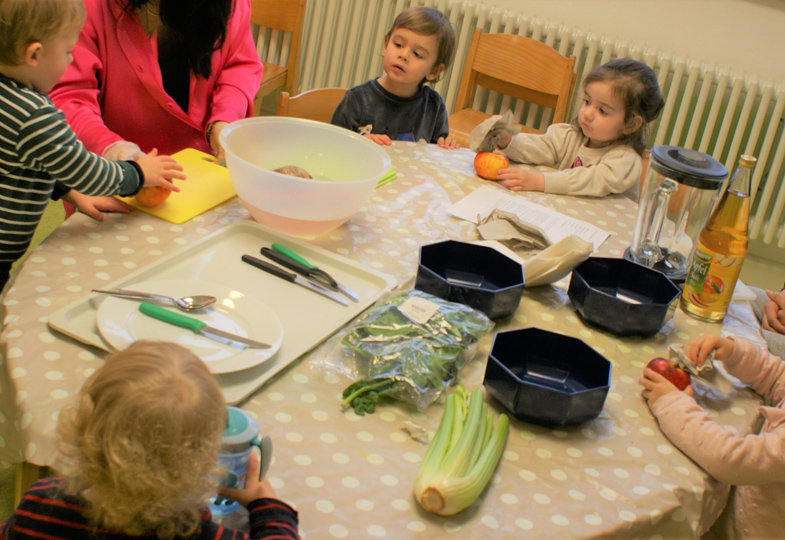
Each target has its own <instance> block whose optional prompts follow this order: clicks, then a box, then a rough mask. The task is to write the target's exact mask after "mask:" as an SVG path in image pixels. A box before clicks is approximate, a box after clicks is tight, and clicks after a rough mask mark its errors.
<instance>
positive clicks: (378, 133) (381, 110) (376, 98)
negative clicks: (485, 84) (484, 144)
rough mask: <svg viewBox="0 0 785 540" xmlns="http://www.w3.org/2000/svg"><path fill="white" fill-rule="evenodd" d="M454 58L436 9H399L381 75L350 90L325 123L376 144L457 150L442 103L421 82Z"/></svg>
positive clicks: (447, 27)
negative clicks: (421, 144)
mask: <svg viewBox="0 0 785 540" xmlns="http://www.w3.org/2000/svg"><path fill="white" fill-rule="evenodd" d="M454 54H455V32H454V31H453V28H452V25H451V24H450V21H449V20H448V19H447V17H445V16H444V14H443V13H442V12H441V11H439V10H437V9H434V8H429V7H419V6H418V7H411V8H408V9H405V10H403V11H402V12H401V13H399V14H398V16H397V17H396V18H395V21H393V24H392V28H390V31H389V32H387V35H386V36H385V37H384V47H383V48H382V66H383V68H384V75H382V76H381V77H379V78H377V79H371V80H369V81H366V82H364V83H363V84H361V85H358V86H355V87H353V88H350V89H349V90H348V91H347V92H346V94H345V95H344V97H343V99H342V100H341V102H340V103H339V104H338V107H337V108H336V109H335V112H334V113H333V117H332V119H331V123H333V124H335V125H338V126H343V127H345V128H348V129H351V130H352V131H355V132H357V133H360V134H361V135H364V136H365V137H367V138H369V139H371V140H372V141H374V142H376V143H378V144H381V145H389V144H391V143H392V141H393V140H399V141H419V140H420V139H424V140H425V141H427V142H429V143H436V144H438V145H439V146H441V147H442V148H449V149H454V148H458V146H459V145H458V142H457V141H455V140H454V139H451V138H450V137H449V134H450V128H449V126H448V123H447V108H446V107H445V105H444V101H442V98H441V96H440V95H439V94H438V93H437V92H436V91H435V90H434V89H433V88H431V87H429V86H427V85H426V84H425V83H426V82H430V83H434V82H436V81H438V80H439V78H440V77H441V76H442V74H443V73H444V70H446V69H447V68H448V67H449V65H450V62H452V58H453V56H454Z"/></svg>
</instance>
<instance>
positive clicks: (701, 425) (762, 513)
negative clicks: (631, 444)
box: [652, 339, 785, 538]
mask: <svg viewBox="0 0 785 540" xmlns="http://www.w3.org/2000/svg"><path fill="white" fill-rule="evenodd" d="M723 364H724V366H725V368H726V369H727V370H728V372H729V373H730V374H732V375H733V376H735V377H737V378H738V379H739V380H740V381H741V382H743V383H745V384H748V385H749V386H750V387H751V388H752V389H753V390H754V391H755V392H757V393H758V394H760V395H761V396H762V397H763V399H764V401H765V403H766V405H763V406H761V407H760V408H759V411H760V413H761V416H762V417H763V426H762V427H761V430H760V432H759V433H758V434H750V435H744V436H742V435H736V434H734V433H733V432H731V431H728V430H727V429H726V428H725V427H723V426H721V425H719V424H718V423H716V422H715V421H713V420H712V419H711V418H709V415H708V413H707V412H706V410H705V409H703V407H701V406H700V405H698V404H697V403H696V401H695V400H694V399H693V398H692V397H690V396H688V395H687V394H685V393H683V392H670V393H668V394H665V395H664V396H662V397H660V398H659V399H658V400H657V401H655V402H654V404H653V405H652V412H653V413H654V416H655V417H656V418H657V421H658V422H659V423H660V428H661V429H662V431H663V433H665V435H666V436H667V437H668V438H669V439H670V440H671V441H672V442H673V444H675V445H676V446H678V447H679V449H681V451H682V452H684V453H685V454H687V456H689V457H690V458H691V459H692V460H693V461H695V463H697V464H698V465H700V466H701V467H702V468H703V469H704V470H705V471H706V472H708V473H709V474H710V475H711V476H713V477H714V478H716V479H717V480H719V481H720V482H723V483H726V484H731V485H734V486H736V487H735V488H734V491H733V492H732V493H733V495H732V496H731V499H730V500H729V502H728V507H727V508H726V509H725V513H724V515H723V517H722V518H721V520H722V521H721V522H723V523H725V524H726V525H727V527H728V530H727V531H726V534H727V535H728V536H727V537H728V538H783V537H785V402H784V401H783V400H785V361H783V360H782V359H780V358H778V357H776V356H774V355H772V354H771V353H769V352H767V351H765V350H761V349H760V348H758V347H757V346H755V345H753V344H751V343H750V342H748V341H745V340H743V339H736V343H735V346H734V349H733V353H732V354H731V356H730V357H729V358H727V359H726V360H724V361H723Z"/></svg>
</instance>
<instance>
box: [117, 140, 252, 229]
mask: <svg viewBox="0 0 785 540" xmlns="http://www.w3.org/2000/svg"><path fill="white" fill-rule="evenodd" d="M172 157H173V158H175V159H176V160H177V163H179V164H180V165H182V166H183V171H184V172H185V174H186V176H187V178H186V179H185V180H175V181H174V182H175V185H177V187H179V188H180V191H178V192H172V194H171V195H169V198H168V199H166V201H164V202H163V203H162V204H159V205H158V206H154V207H152V208H148V207H146V206H142V205H141V204H139V203H138V202H136V199H134V198H133V197H118V198H119V199H120V200H122V201H125V202H126V203H128V204H130V205H131V206H133V207H134V208H137V209H138V210H141V211H142V212H147V213H148V214H151V215H153V216H156V217H158V218H161V219H164V220H166V221H170V222H172V223H185V222H186V221H188V220H189V219H191V218H193V217H196V216H198V215H199V214H202V213H204V212H206V211H208V210H209V209H210V208H212V207H214V206H218V205H219V204H221V203H222V202H224V201H227V200H229V199H231V198H232V197H234V196H235V195H237V192H236V191H235V189H234V186H233V185H232V181H231V179H230V178H229V171H227V170H226V167H224V166H222V165H218V164H217V163H215V161H214V160H215V157H213V156H211V155H210V154H206V153H204V152H200V151H199V150H196V149H195V148H186V149H185V150H180V151H179V152H177V153H175V154H172Z"/></svg>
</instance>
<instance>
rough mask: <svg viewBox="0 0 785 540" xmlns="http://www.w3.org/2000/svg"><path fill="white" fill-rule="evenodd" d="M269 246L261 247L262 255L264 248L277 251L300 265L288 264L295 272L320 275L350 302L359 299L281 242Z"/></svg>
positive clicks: (308, 275) (355, 294) (309, 275)
mask: <svg viewBox="0 0 785 540" xmlns="http://www.w3.org/2000/svg"><path fill="white" fill-rule="evenodd" d="M270 247H271V248H272V250H270V249H269V248H262V254H263V255H264V254H265V250H267V251H274V252H278V253H280V254H282V255H284V256H285V257H288V258H289V259H291V261H292V262H293V264H294V265H297V264H299V265H300V267H301V269H298V268H295V267H294V266H290V268H291V269H292V270H294V271H295V272H299V273H302V274H304V275H305V276H307V277H317V276H318V277H320V278H321V279H322V280H324V281H325V283H327V286H328V287H329V288H331V289H334V290H336V291H339V292H340V293H341V294H343V295H344V296H346V297H347V298H348V299H349V300H351V301H352V302H357V301H358V300H359V299H360V297H359V296H357V293H355V292H354V291H352V290H351V289H350V288H348V287H346V286H345V285H342V284H340V283H338V281H336V279H335V278H334V277H332V276H331V275H330V274H328V273H327V272H325V271H324V270H322V269H321V268H319V267H318V266H316V265H315V264H312V263H310V262H308V261H307V260H305V258H303V257H302V256H300V255H298V254H297V253H295V252H294V251H292V250H291V249H289V248H287V247H285V246H282V245H281V244H275V243H274V244H272V245H271V246H270ZM278 262H282V261H278ZM282 264H284V266H287V264H285V263H283V262H282Z"/></svg>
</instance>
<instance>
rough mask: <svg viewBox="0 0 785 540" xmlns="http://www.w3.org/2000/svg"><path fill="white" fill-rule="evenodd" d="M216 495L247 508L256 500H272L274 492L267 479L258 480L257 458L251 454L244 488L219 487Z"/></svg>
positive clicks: (254, 453)
mask: <svg viewBox="0 0 785 540" xmlns="http://www.w3.org/2000/svg"><path fill="white" fill-rule="evenodd" d="M218 494H219V495H221V496H223V497H227V498H229V499H232V500H235V501H237V502H239V503H240V504H242V505H243V506H248V505H249V504H250V503H251V502H252V501H255V500H256V499H263V498H265V499H274V498H275V490H274V489H273V486H272V485H271V484H270V481H269V480H268V479H267V478H264V479H262V480H259V456H258V455H256V452H251V455H250V456H249V457H248V471H247V472H246V473H245V487H243V488H228V487H223V486H220V487H219V488H218Z"/></svg>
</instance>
